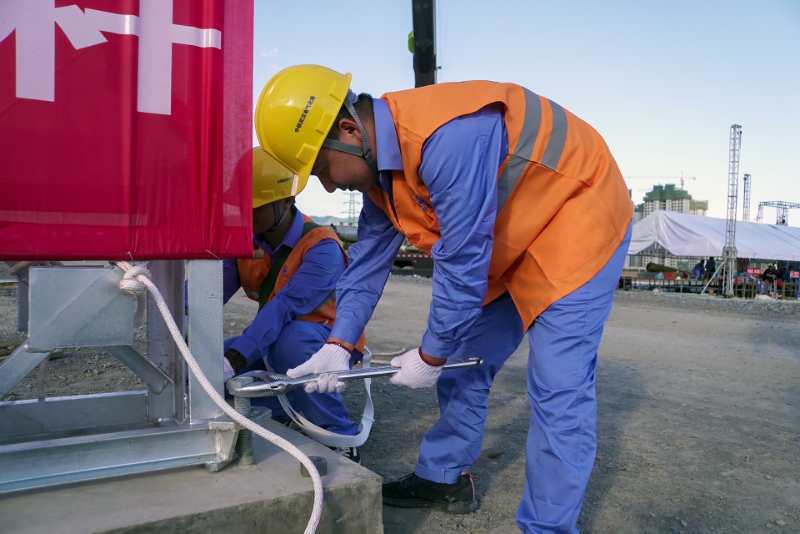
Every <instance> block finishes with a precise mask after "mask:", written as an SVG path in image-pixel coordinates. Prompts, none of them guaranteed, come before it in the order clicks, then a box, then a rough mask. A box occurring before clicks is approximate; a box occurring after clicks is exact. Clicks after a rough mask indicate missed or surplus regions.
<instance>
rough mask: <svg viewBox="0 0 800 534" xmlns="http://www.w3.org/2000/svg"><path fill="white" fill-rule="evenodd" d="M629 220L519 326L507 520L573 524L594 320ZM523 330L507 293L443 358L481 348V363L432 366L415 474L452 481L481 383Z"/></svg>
mask: <svg viewBox="0 0 800 534" xmlns="http://www.w3.org/2000/svg"><path fill="white" fill-rule="evenodd" d="M629 241H630V229H629V230H628V233H627V235H626V237H625V239H624V241H623V242H622V244H621V245H620V246H619V248H618V249H617V251H616V252H615V253H614V255H613V256H612V258H611V259H610V260H609V261H608V263H607V264H606V265H605V267H604V268H603V269H602V270H601V271H600V272H598V273H597V274H596V275H595V276H594V278H592V279H591V280H590V281H589V282H587V283H586V284H584V285H583V286H581V287H580V288H578V289H576V290H575V291H573V292H572V293H570V294H569V295H567V296H565V297H564V298H562V299H560V300H558V301H556V302H555V303H553V304H552V305H550V307H548V308H547V309H546V310H545V311H544V312H543V313H542V314H541V315H539V317H537V319H536V321H534V323H533V325H532V326H531V327H530V328H529V329H528V332H527V333H528V344H529V348H530V352H529V356H528V377H527V382H528V384H527V385H528V400H529V402H530V405H531V416H530V422H529V426H528V439H527V445H526V465H525V488H524V492H523V495H522V501H521V503H520V505H519V509H518V511H517V525H518V526H519V528H520V529H521V530H522V531H523V532H526V533H555V532H559V533H566V532H577V528H576V523H577V521H578V515H579V514H580V510H581V505H582V503H583V497H584V493H585V491H586V485H587V483H588V481H589V476H590V474H591V472H592V466H593V464H594V457H595V451H596V448H597V434H596V431H597V402H596V399H595V367H596V364H597V349H598V347H599V345H600V339H601V337H602V334H603V326H604V324H605V322H606V319H608V315H609V313H610V311H611V304H612V300H613V296H614V291H615V289H616V287H617V284H618V281H619V276H620V273H621V271H622V266H623V263H624V260H625V255H626V254H627V251H628V244H629ZM524 334H525V332H524V330H523V327H522V320H521V319H520V316H519V314H518V313H517V310H516V309H515V307H514V303H513V302H512V300H511V298H510V297H509V296H508V294H506V295H504V296H502V297H501V298H499V299H498V300H496V301H494V302H492V303H491V304H489V305H487V306H486V307H484V309H483V312H482V313H481V316H480V317H479V319H478V320H477V322H476V323H475V326H474V327H473V329H472V331H471V332H470V334H469V336H468V337H467V338H466V339H464V341H463V343H462V344H461V346H460V347H459V349H458V351H457V353H456V354H455V355H453V356H454V357H451V358H450V361H451V362H452V361H458V360H459V359H463V358H465V357H468V356H481V357H483V358H484V364H483V365H482V366H481V367H476V368H466V369H458V370H452V371H446V372H444V373H442V376H441V377H440V378H439V382H438V385H437V389H438V398H439V409H440V417H439V420H438V421H437V422H436V423H435V424H434V425H433V427H432V428H431V429H430V430H429V431H428V433H427V434H425V437H424V438H423V440H422V445H421V447H420V454H419V461H418V463H417V467H416V474H417V475H418V476H420V477H422V478H425V479H427V480H431V481H434V482H440V483H453V482H456V481H457V480H458V477H459V476H460V475H461V473H463V472H464V471H466V470H468V469H469V468H470V467H471V466H472V464H473V463H474V462H475V461H476V460H477V459H478V456H479V455H480V451H481V442H482V440H483V431H484V425H485V422H486V411H487V404H488V398H489V389H490V388H491V385H492V381H493V379H494V376H495V374H497V372H498V371H499V370H500V368H502V366H503V364H504V363H505V361H506V360H507V359H508V357H509V356H510V355H511V354H512V353H513V352H514V351H515V350H516V349H517V347H519V344H520V343H521V342H522V338H523V336H524Z"/></svg>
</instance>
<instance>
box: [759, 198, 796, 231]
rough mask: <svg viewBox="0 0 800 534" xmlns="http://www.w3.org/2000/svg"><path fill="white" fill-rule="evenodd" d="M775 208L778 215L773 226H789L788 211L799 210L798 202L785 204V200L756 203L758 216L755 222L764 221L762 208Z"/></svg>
mask: <svg viewBox="0 0 800 534" xmlns="http://www.w3.org/2000/svg"><path fill="white" fill-rule="evenodd" d="M765 207H767V208H777V210H778V213H777V216H776V217H775V224H779V225H781V226H787V225H788V224H789V210H790V209H800V202H786V201H785V200H765V201H764V202H759V203H758V216H757V217H756V222H761V221H762V220H763V219H764V208H765Z"/></svg>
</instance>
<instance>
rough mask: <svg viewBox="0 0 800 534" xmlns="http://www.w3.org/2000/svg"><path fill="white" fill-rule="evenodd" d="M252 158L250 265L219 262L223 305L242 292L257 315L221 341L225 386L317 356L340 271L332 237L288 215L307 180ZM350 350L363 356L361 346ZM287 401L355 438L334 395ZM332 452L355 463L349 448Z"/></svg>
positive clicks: (276, 411) (258, 154) (319, 423)
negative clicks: (239, 331) (240, 376)
mask: <svg viewBox="0 0 800 534" xmlns="http://www.w3.org/2000/svg"><path fill="white" fill-rule="evenodd" d="M252 158H253V233H254V239H253V244H254V257H253V258H250V259H240V260H225V261H224V262H223V300H224V302H227V301H228V300H229V299H230V298H231V297H232V296H233V294H234V293H236V292H237V291H238V290H239V288H240V287H241V288H242V289H243V290H244V292H245V294H246V295H247V296H248V297H250V298H251V299H253V300H255V301H256V302H258V303H259V309H258V313H257V314H256V316H255V318H254V319H253V321H252V323H251V324H250V325H249V326H248V327H247V328H246V329H245V330H244V331H243V332H242V334H241V335H240V336H237V337H234V338H230V339H227V340H226V341H225V356H224V362H223V367H224V374H225V376H224V378H225V380H226V381H227V380H228V379H230V378H231V377H233V376H235V375H237V374H240V373H243V372H245V371H249V370H253V369H258V368H263V367H264V366H265V365H266V367H267V368H269V369H270V370H273V371H276V372H278V373H285V372H286V370H287V369H289V368H292V367H297V366H298V365H301V364H302V363H303V362H305V361H306V360H307V359H308V358H309V357H310V356H311V355H312V354H314V353H315V352H317V350H319V348H320V347H322V345H323V344H324V343H325V340H326V339H327V338H328V337H329V335H330V327H331V326H332V325H333V321H334V319H335V317H336V304H335V300H334V297H333V291H334V288H335V287H336V283H337V281H338V280H339V277H340V276H341V275H342V273H343V272H344V270H345V267H346V265H347V258H346V254H345V251H344V248H343V247H342V243H341V241H340V240H339V238H338V236H337V235H336V233H335V232H334V231H333V230H332V229H331V228H330V227H328V226H318V225H317V224H315V223H314V222H313V221H312V220H311V219H310V218H309V217H307V216H305V215H303V214H302V213H301V212H300V211H299V210H298V209H297V208H296V207H295V195H297V194H299V193H300V192H301V191H302V190H303V188H304V187H305V185H306V183H307V180H308V178H307V177H303V178H300V177H299V176H297V175H294V174H293V173H291V172H290V171H289V170H287V169H285V168H284V167H283V166H282V165H280V164H279V163H278V162H276V161H275V160H274V159H273V158H272V157H270V156H269V155H268V154H267V153H266V152H264V151H263V150H262V149H261V148H260V147H256V148H254V149H253V151H252ZM357 346H358V347H357V349H363V338H362V339H360V341H359V342H357ZM333 389H335V388H333ZM287 397H288V400H289V402H290V404H291V407H292V408H293V409H296V410H297V411H298V412H300V414H301V415H303V416H304V417H305V418H306V419H307V420H308V421H310V422H311V423H312V424H313V425H316V427H319V428H322V429H323V430H324V431H327V432H329V433H332V434H335V435H336V436H337V439H339V441H342V440H341V439H340V438H338V436H357V435H358V434H359V427H358V426H357V425H356V424H355V423H354V422H353V421H352V420H351V419H350V417H349V416H348V413H347V410H346V409H345V407H344V405H343V404H342V399H341V396H340V395H339V394H338V393H337V392H336V391H331V392H328V393H319V394H308V393H306V392H304V391H293V392H290V393H288V395H287ZM259 401H260V402H263V403H265V404H267V405H268V407H269V408H270V409H271V410H272V413H273V417H275V418H277V419H282V418H283V419H285V418H286V417H287V414H286V413H285V412H284V410H283V409H282V407H281V405H280V404H279V403H278V402H277V401H276V400H275V399H274V398H265V399H259ZM343 442H347V440H346V439H345V440H344V441H343ZM339 448H340V449H342V452H343V453H344V454H345V455H346V456H348V457H350V458H351V459H354V460H356V461H358V449H357V448H356V447H354V446H351V447H339Z"/></svg>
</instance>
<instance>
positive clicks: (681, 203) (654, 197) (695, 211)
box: [626, 184, 708, 268]
mask: <svg viewBox="0 0 800 534" xmlns="http://www.w3.org/2000/svg"><path fill="white" fill-rule="evenodd" d="M656 211H677V212H678V213H689V214H691V215H703V216H705V214H706V212H707V211H708V200H695V199H693V198H692V195H690V194H689V192H688V191H686V190H685V189H681V188H679V187H676V186H675V184H666V185H656V186H653V189H652V190H651V191H650V192H648V193H647V194H645V195H644V198H643V199H642V203H641V204H637V205H636V208H635V209H634V213H633V220H634V222H635V221H640V220H642V219H644V218H645V217H647V216H648V215H650V214H651V213H654V212H656ZM650 262H653V263H660V264H663V265H669V266H670V267H676V268H678V267H680V265H679V260H678V259H677V258H672V257H670V256H669V255H667V254H666V253H661V254H659V255H655V256H652V255H651V256H629V257H628V261H627V262H626V267H631V268H644V267H646V266H647V264H648V263H650Z"/></svg>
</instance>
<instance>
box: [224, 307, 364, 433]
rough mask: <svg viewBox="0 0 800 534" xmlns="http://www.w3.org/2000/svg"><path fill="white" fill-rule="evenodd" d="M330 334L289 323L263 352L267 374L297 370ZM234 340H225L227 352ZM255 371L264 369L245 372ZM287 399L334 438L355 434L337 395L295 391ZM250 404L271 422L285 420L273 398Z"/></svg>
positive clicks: (320, 326) (316, 327)
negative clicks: (269, 412) (262, 409)
mask: <svg viewBox="0 0 800 534" xmlns="http://www.w3.org/2000/svg"><path fill="white" fill-rule="evenodd" d="M329 334H330V329H329V328H328V327H327V326H325V325H323V324H319V323H310V322H308V321H292V322H290V323H288V324H287V325H286V326H284V327H283V330H281V333H280V335H279V336H278V339H277V340H276V341H275V342H274V343H273V344H272V345H270V346H269V347H266V348H264V349H262V354H264V363H265V364H266V365H267V366H268V368H269V369H270V370H272V371H275V372H277V373H281V374H286V371H287V370H289V369H291V368H293V367H297V366H298V365H300V364H301V363H303V362H305V361H306V360H308V359H309V358H310V357H311V356H312V355H313V354H314V353H315V352H317V351H318V350H319V349H320V347H322V345H323V344H324V343H325V340H326V339H328V335H329ZM235 339H236V338H235V337H232V338H228V339H226V340H225V349H226V350H227V349H228V347H229V346H230V345H231V343H233V341H234V340H235ZM255 368H262V369H263V366H262V365H260V364H259V365H258V366H257V367H255V366H254V367H253V368H250V369H246V370H245V371H252V370H253V369H255ZM286 396H287V398H288V399H289V402H290V403H291V405H292V407H293V408H294V409H295V410H297V411H298V412H300V413H301V414H303V416H304V417H305V418H306V419H308V420H309V421H311V422H312V423H314V424H315V425H317V426H320V427H322V428H324V429H326V430H330V431H331V432H336V433H337V434H345V435H348V436H353V435H355V434H358V425H356V424H355V423H354V422H353V421H351V420H350V417H349V415H348V414H347V409H346V408H345V407H344V404H343V403H342V396H341V395H340V394H338V393H312V394H308V393H306V392H305V391H304V390H303V389H302V388H297V389H293V390H291V391H289V392H288V393H287V395H286ZM253 404H255V405H257V406H265V407H267V408H269V409H270V410H272V418H273V419H276V420H278V421H287V420H288V417H287V416H286V413H285V412H284V411H283V408H281V405H280V403H279V402H278V400H277V399H275V398H273V397H263V398H259V399H253Z"/></svg>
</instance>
